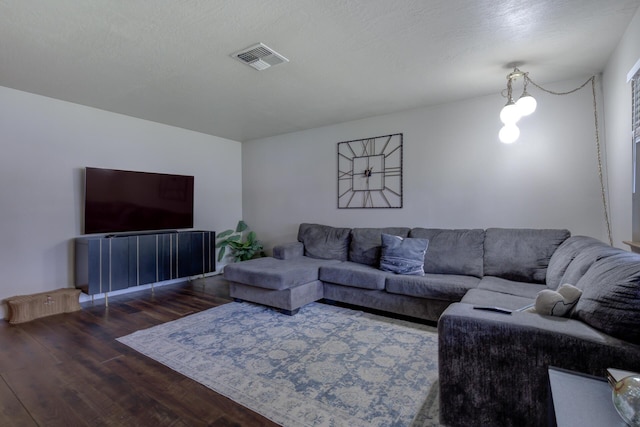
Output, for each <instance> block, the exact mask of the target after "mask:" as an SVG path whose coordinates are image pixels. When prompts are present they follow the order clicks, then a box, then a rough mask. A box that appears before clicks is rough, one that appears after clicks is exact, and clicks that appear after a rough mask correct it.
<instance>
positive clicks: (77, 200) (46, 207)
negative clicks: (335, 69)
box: [0, 2, 640, 310]
mask: <svg viewBox="0 0 640 427" xmlns="http://www.w3.org/2000/svg"><path fill="white" fill-rule="evenodd" d="M620 6H621V9H620V10H625V9H624V8H625V7H626V8H627V9H626V10H629V8H630V9H631V10H633V9H635V8H637V2H626V3H625V2H622V3H621V4H620ZM5 8H8V10H7V13H6V14H4V16H12V14H11V13H10V12H11V11H10V9H11V7H10V6H7V5H5ZM625 19H629V18H625ZM7 28H10V27H7ZM639 31H640V18H639V17H638V13H637V12H635V14H634V15H633V19H631V20H629V25H628V27H627V28H626V29H625V30H624V31H622V29H621V30H620V36H621V38H620V40H619V42H618V43H617V44H615V45H614V49H613V50H612V51H611V52H605V53H604V57H608V58H609V59H608V60H607V61H606V62H605V63H603V67H602V68H601V69H581V68H579V67H576V68H575V69H574V70H573V73H572V74H571V75H567V74H559V75H557V76H556V75H553V77H550V78H549V77H547V81H541V82H538V83H543V86H544V87H545V88H547V89H549V90H555V91H567V90H571V89H573V88H575V87H577V86H579V85H580V84H582V83H583V82H584V81H585V80H586V79H587V78H589V77H590V76H591V75H592V74H597V76H596V77H597V80H598V81H597V101H598V118H599V132H600V139H601V144H602V157H603V167H602V171H603V174H604V184H605V189H606V199H607V202H608V210H609V218H610V222H611V231H612V239H613V243H614V246H618V247H626V246H625V245H624V244H623V243H622V242H623V241H625V240H631V238H632V217H631V213H632V207H631V192H632V189H631V185H632V180H631V178H630V177H631V176H632V173H631V168H632V161H631V157H630V156H631V152H632V151H631V148H630V142H629V138H628V129H629V124H628V117H629V115H630V113H629V111H630V101H629V93H630V83H627V73H628V72H629V70H630V69H631V68H632V67H633V65H634V63H635V62H636V61H637V60H638V57H640V53H639V52H638V46H637V45H636V43H635V40H637V39H638V37H637V36H638V32H639ZM16 34H19V33H16ZM14 37H15V35H14ZM25 37H26V36H25ZM5 40H9V39H8V38H5ZM518 46H519V44H517V46H516V47H518ZM278 47H280V46H278ZM282 48H285V46H282ZM575 48H576V49H577V48H578V47H577V46H576V47H575ZM12 49H17V45H16V47H13V48H12ZM285 50H286V49H285ZM6 54H8V52H7V53H6ZM518 55H519V57H521V58H524V59H526V58H527V56H528V55H527V52H526V44H525V43H522V50H520V49H518ZM492 56H493V57H494V58H496V59H497V58H502V57H503V56H504V55H503V54H502V53H501V52H494V53H493V54H492ZM227 59H229V58H227ZM496 59H490V61H489V62H491V63H495V64H496V65H495V68H496V69H497V72H496V74H495V77H494V78H495V85H494V86H495V88H496V89H495V90H492V91H490V92H488V93H486V94H484V95H478V96H474V97H471V98H466V99H464V98H463V99H461V100H458V101H452V102H445V103H438V104H437V105H426V106H424V107H416V108H411V107H412V106H407V108H402V107H399V108H395V110H396V111H397V112H394V113H390V114H381V115H375V116H373V117H367V118H362V119H358V120H352V121H345V122H344V123H338V124H327V125H326V126H317V127H315V128H313V129H308V130H300V131H297V132H289V133H286V134H282V135H277V136H271V137H264V138H254V139H252V140H233V139H230V138H223V137H220V136H215V135H212V134H205V133H201V132H194V131H190V130H186V129H184V128H180V127H176V126H168V125H164V124H161V123H156V122H153V121H148V120H143V119H139V118H134V117H131V116H128V115H126V112H125V114H117V113H113V112H109V111H105V109H96V108H92V107H91V106H86V105H79V104H78V103H72V102H66V101H63V100H60V99H52V98H51V97H47V96H41V95H38V94H36V93H37V91H38V89H37V87H33V88H31V90H27V91H21V90H19V89H20V87H21V85H20V83H21V82H20V79H19V76H17V75H14V74H15V73H14V74H12V75H10V74H8V72H2V73H1V74H2V76H3V77H2V79H3V80H0V83H2V82H3V81H6V83H4V87H2V88H0V91H1V94H2V96H1V97H0V101H1V104H0V105H2V107H1V111H2V114H0V120H2V127H1V129H2V132H3V144H4V147H5V155H3V156H2V173H3V177H4V179H3V180H2V184H1V186H2V199H3V212H4V214H3V217H2V221H1V222H0V228H1V229H2V235H3V236H4V241H5V242H6V244H5V245H4V246H3V249H2V257H0V259H1V260H2V261H1V262H2V270H3V273H4V280H3V284H2V287H1V288H0V298H3V299H4V298H7V297H10V296H12V295H19V294H32V293H37V292H43V291H47V290H51V289H56V288H60V287H72V286H73V284H74V277H73V274H74V273H73V272H74V266H73V250H72V247H73V239H74V238H75V237H78V236H81V235H82V233H83V227H82V199H83V193H82V191H83V169H84V167H86V166H94V167H105V168H116V169H125V170H141V171H150V172H165V173H183V174H190V175H194V176H195V182H196V184H195V224H194V225H195V227H196V228H200V229H210V230H217V231H221V230H224V229H227V228H231V227H233V226H234V224H235V223H236V222H237V220H238V219H240V218H244V219H245V221H246V222H247V223H248V224H249V225H250V226H251V227H252V228H253V229H254V230H255V231H257V233H258V235H259V237H260V238H261V239H262V240H263V241H264V243H265V246H266V247H267V248H270V247H272V246H273V245H275V244H278V243H282V242H286V241H290V240H291V239H292V238H295V233H296V230H297V225H298V224H299V223H300V222H317V223H326V224H331V225H335V226H376V225H380V224H389V223H395V224H401V225H407V226H434V227H436V226H437V227H442V228H446V227H480V228H485V227H491V226H504V227H537V228H543V227H549V228H568V229H569V230H571V232H572V233H573V234H583V235H588V236H593V237H596V238H598V239H600V240H603V241H608V236H607V227H606V224H605V217H604V208H603V203H602V193H601V188H600V182H599V177H598V173H599V170H598V162H597V151H596V141H595V138H594V131H595V129H594V123H593V105H592V95H591V93H590V90H589V88H588V87H587V88H584V89H582V90H581V91H578V92H576V93H574V94H571V95H567V96H553V95H549V94H547V93H544V92H542V91H539V90H536V89H535V88H530V91H531V92H532V93H534V95H535V96H536V98H537V99H538V103H539V106H538V111H537V112H536V113H535V114H534V115H533V116H531V117H527V118H526V119H523V120H522V121H521V137H520V140H519V141H518V142H517V143H515V144H511V145H504V144H501V143H500V142H499V141H498V139H497V132H498V130H499V129H500V125H501V124H500V122H499V120H498V119H497V115H498V112H499V111H500V109H501V107H502V106H503V105H504V103H505V99H504V98H503V96H501V95H500V91H503V90H504V88H505V76H506V74H507V73H508V72H509V71H510V70H509V69H507V68H505V64H506V63H507V62H509V61H511V60H514V58H513V57H509V58H502V59H500V60H498V61H496ZM500 61H502V63H500V64H498V63H499V62H500ZM545 61H546V62H550V61H551V62H552V60H551V59H547V60H545ZM7 62H8V61H3V63H5V64H6V63H7ZM525 62H526V61H525ZM294 63H295V62H292V63H291V64H283V65H279V67H282V68H285V67H287V66H290V65H291V66H293V64H294ZM231 65H232V66H237V65H238V64H236V63H233V62H232V64H231ZM534 66H535V62H533V61H531V65H530V67H531V69H532V71H531V75H530V77H531V78H532V79H533V80H534V81H535V80H536V76H535V74H534V71H533V70H534V69H535V68H533V67H534ZM522 68H523V70H524V71H529V69H528V68H527V64H525V65H523V66H522ZM551 68H552V66H551ZM285 70H286V68H285ZM278 71H282V70H279V69H278V68H277V67H274V68H273V69H271V70H265V71H264V73H276V72H278ZM246 72H247V73H249V72H252V73H254V74H255V76H256V77H255V78H261V79H262V78H263V77H260V76H264V74H260V73H259V72H256V71H255V70H252V69H250V68H248V67H247V70H246ZM600 72H601V73H602V74H599V73H600ZM266 76H267V77H266V78H269V75H268V74H267V75H266ZM333 78H334V79H336V78H337V77H336V76H334V77H333ZM447 78H448V79H449V78H450V79H452V80H454V81H460V83H461V84H462V82H463V81H465V80H471V81H473V79H474V70H466V69H465V70H460V69H452V70H451V72H450V77H447ZM12 79H13V80H15V82H16V83H15V84H14V86H15V87H13V88H12V85H11V84H10V83H11V81H12ZM332 84H333V85H337V86H339V85H341V84H342V83H340V82H339V81H335V83H332ZM29 91H31V92H34V93H28V92H29ZM215 112H216V113H221V110H220V108H219V107H216V108H215ZM560 117H561V118H562V119H559V118H560ZM293 126H294V127H295V124H293ZM391 133H403V134H404V206H403V208H402V209H393V210H387V209H370V210H366V209H354V210H350V209H337V194H336V144H337V143H339V142H342V141H349V140H353V139H361V138H368V137H375V136H379V135H387V134H391ZM2 308H3V310H4V309H5V307H4V305H3V306H2Z"/></svg>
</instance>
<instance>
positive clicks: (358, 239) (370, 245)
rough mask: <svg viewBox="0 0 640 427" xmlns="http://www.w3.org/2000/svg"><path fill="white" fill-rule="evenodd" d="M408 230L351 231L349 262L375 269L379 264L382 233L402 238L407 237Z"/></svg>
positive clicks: (406, 228) (400, 228)
mask: <svg viewBox="0 0 640 427" xmlns="http://www.w3.org/2000/svg"><path fill="white" fill-rule="evenodd" d="M409 230H410V229H409V228H408V227H385V228H354V229H352V230H351V244H350V246H349V261H353V262H357V263H359V264H366V265H373V266H376V267H377V266H378V265H379V264H380V249H381V247H382V233H384V234H392V235H394V236H400V237H402V238H404V237H407V236H409Z"/></svg>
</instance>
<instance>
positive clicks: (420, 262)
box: [380, 234, 429, 276]
mask: <svg viewBox="0 0 640 427" xmlns="http://www.w3.org/2000/svg"><path fill="white" fill-rule="evenodd" d="M428 246H429V241H428V240H427V239H412V238H408V237H407V238H404V239H403V238H402V237H400V236H394V235H391V234H382V253H381V256H380V270H383V271H390V272H393V273H396V274H409V275H414V276H424V256H425V253H426V252H427V247H428Z"/></svg>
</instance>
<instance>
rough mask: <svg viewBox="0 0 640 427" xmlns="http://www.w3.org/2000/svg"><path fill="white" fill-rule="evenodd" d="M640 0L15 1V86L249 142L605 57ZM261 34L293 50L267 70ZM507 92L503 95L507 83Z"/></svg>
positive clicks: (495, 88) (9, 47) (551, 76)
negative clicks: (515, 67) (256, 49)
mask: <svg viewBox="0 0 640 427" xmlns="http://www.w3.org/2000/svg"><path fill="white" fill-rule="evenodd" d="M639 5H640V0H608V1H603V0H503V1H499V0H271V1H267V0H132V1H113V0H90V1H87V0H56V1H49V0H19V1H18V0H0V86H6V87H10V88H15V89H19V90H23V91H27V92H32V93H36V94H40V95H45V96H49V97H52V98H58V99H62V100H66V101H71V102H75V103H78V104H83V105H88V106H92V107H97V108H100V109H104V110H108V111H113V112H117V113H121V114H126V115H130V116H134V117H139V118H143V119H147V120H152V121H156V122H160V123H166V124H169V125H173V126H179V127H183V128H186V129H192V130H195V131H199V132H204V133H208V134H211V135H216V136H220V137H224V138H229V139H233V140H236V141H247V140H251V139H255V138H261V137H266V136H272V135H277V134H282V133H287V132H292V131H297V130H303V129H309V128H314V127H318V126H323V125H329V124H334V123H339V122H344V121H349V120H355V119H359V118H364V117H370V116H374V115H378V114H384V113H390V112H395V111H400V110H405V109H409V108H415V107H421V106H428V105H434V104H439V103H443V102H449V101H454V100H459V99H465V98H470V97H474V96H480V95H487V94H490V93H496V94H499V93H500V91H501V90H502V89H503V88H504V86H505V81H506V80H505V76H506V74H507V73H508V71H509V70H508V69H506V68H505V65H506V64H507V63H510V62H513V61H522V62H524V63H525V65H524V66H522V69H523V70H525V71H529V72H530V75H531V77H532V78H533V79H534V80H535V81H537V82H541V83H544V82H551V81H558V80H564V79H567V78H572V77H583V76H588V75H591V74H593V73H598V72H600V71H602V70H603V67H604V65H605V63H606V61H607V59H608V58H609V56H610V54H611V53H612V51H613V49H614V48H615V46H616V45H617V43H618V41H619V40H620V37H621V36H622V34H623V32H624V30H625V28H626V27H627V25H628V23H629V22H630V20H631V18H632V17H633V14H634V12H635V10H636V9H637V8H638V6H639ZM258 42H262V43H265V44H266V45H267V46H269V47H271V48H272V49H274V50H276V51H277V52H279V53H280V54H282V55H284V56H285V57H287V58H288V59H289V60H290V62H289V63H286V64H282V65H278V66H275V67H272V68H269V69H267V70H265V71H256V70H254V69H253V68H251V67H248V66H246V65H243V64H241V63H240V62H238V61H236V60H235V59H233V58H232V57H231V56H230V54H232V53H233V52H236V51H238V50H240V49H243V48H246V47H248V46H251V45H253V44H256V43H258ZM497 96H499V95H497Z"/></svg>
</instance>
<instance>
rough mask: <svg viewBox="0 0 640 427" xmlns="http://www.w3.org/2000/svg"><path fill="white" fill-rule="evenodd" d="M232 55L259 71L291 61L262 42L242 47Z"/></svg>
mask: <svg viewBox="0 0 640 427" xmlns="http://www.w3.org/2000/svg"><path fill="white" fill-rule="evenodd" d="M231 56H233V57H234V58H236V59H237V60H238V61H240V62H242V63H244V64H247V65H249V66H251V67H253V68H255V69H256V70H258V71H262V70H266V69H267V68H269V67H271V66H274V65H278V64H282V63H283V62H289V60H288V59H287V58H285V57H284V56H282V55H280V54H279V53H277V52H275V51H274V50H273V49H271V48H269V47H267V46H265V45H264V44H262V43H258V44H257V45H254V46H251V47H248V48H246V49H242V50H241V51H240V52H236V53H234V54H232V55H231Z"/></svg>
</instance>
